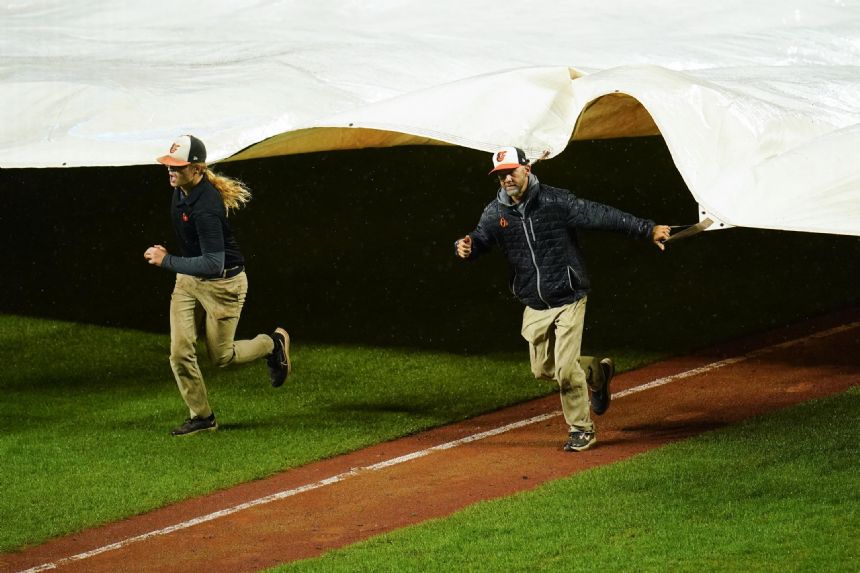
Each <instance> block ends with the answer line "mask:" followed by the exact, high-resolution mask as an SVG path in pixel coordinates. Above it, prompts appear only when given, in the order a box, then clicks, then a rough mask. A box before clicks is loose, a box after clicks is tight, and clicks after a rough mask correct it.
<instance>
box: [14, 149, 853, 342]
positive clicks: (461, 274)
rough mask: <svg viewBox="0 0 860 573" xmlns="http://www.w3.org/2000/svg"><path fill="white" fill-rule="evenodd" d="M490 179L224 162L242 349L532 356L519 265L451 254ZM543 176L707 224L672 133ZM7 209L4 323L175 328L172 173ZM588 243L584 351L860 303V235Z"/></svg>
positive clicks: (571, 153) (345, 157)
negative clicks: (163, 265)
mask: <svg viewBox="0 0 860 573" xmlns="http://www.w3.org/2000/svg"><path fill="white" fill-rule="evenodd" d="M490 167H491V162H490V156H489V154H487V153H484V152H477V151H473V150H468V149H462V148H455V147H403V148H392V149H366V150H358V151H338V152H325V153H314V154H304V155H296V156H286V157H278V158H269V159H262V160H252V161H242V162H236V163H224V164H221V165H217V166H215V169H216V170H217V171H220V172H222V173H224V174H226V175H230V176H233V177H238V178H240V179H242V180H243V181H245V182H246V183H247V184H248V185H249V186H250V187H251V189H252V191H253V193H254V198H253V200H252V201H251V203H250V204H249V205H248V207H246V208H245V209H243V210H241V211H239V212H237V213H235V214H234V215H232V216H231V223H232V225H233V228H234V231H235V232H236V235H237V237H238V240H239V243H240V245H241V247H242V250H243V252H244V254H245V256H246V259H247V265H246V266H247V271H248V277H249V282H250V290H249V296H248V301H247V303H246V305H245V310H244V312H243V315H242V321H241V322H240V325H239V335H240V336H242V337H245V336H249V335H253V334H256V333H257V332H261V331H262V332H268V331H271V330H272V329H273V327H274V326H276V325H284V326H285V327H287V328H288V329H289V330H290V332H291V335H292V336H293V338H294V340H296V341H297V342H301V341H316V342H326V343H360V344H368V345H390V346H401V347H419V348H423V349H432V350H448V351H453V352H486V351H506V350H513V349H522V347H523V345H524V342H523V341H522V339H521V338H520V336H519V322H520V313H521V307H520V305H519V303H517V302H516V301H514V300H513V299H512V298H511V296H510V294H509V293H508V291H507V270H506V265H505V263H504V261H503V258H502V257H501V256H500V255H499V254H498V253H496V254H494V255H491V256H489V257H485V258H483V259H481V260H479V261H477V262H474V263H466V262H462V261H459V260H457V259H455V257H454V255H453V241H454V240H455V239H456V238H458V237H460V236H462V235H463V234H464V233H466V232H467V231H470V230H471V229H472V228H473V227H474V225H475V223H476V222H477V220H478V217H479V215H480V213H481V211H482V209H483V207H484V205H485V204H486V203H487V202H488V201H490V200H491V199H492V198H493V197H494V194H495V188H496V183H495V180H493V179H491V178H490V177H488V176H487V172H488V171H489V169H490ZM535 173H536V174H537V175H538V177H539V178H540V179H541V180H543V181H544V182H545V183H548V184H550V185H554V186H558V187H566V188H569V189H571V190H573V191H574V192H575V193H576V194H577V195H579V196H582V197H584V198H587V199H592V200H596V201H601V202H605V203H609V204H611V205H614V206H616V207H619V208H621V209H623V210H626V211H629V212H632V213H634V214H636V215H639V216H643V217H648V218H652V219H654V220H656V221H657V222H658V223H662V224H671V225H676V224H691V223H695V222H697V221H698V219H697V214H696V204H695V201H694V200H693V199H692V196H691V195H690V194H689V191H688V190H687V188H686V186H685V184H684V182H683V180H682V178H681V176H680V175H679V174H678V172H677V170H676V169H675V167H674V164H673V162H672V160H671V157H670V155H669V152H668V150H667V148H666V146H665V143H664V141H663V139H662V138H660V137H649V138H633V139H619V140H608V141H584V142H573V143H571V145H570V146H569V147H568V148H567V150H566V151H565V152H564V153H563V154H562V155H561V156H559V157H557V158H554V159H552V160H549V161H545V162H542V163H540V164H538V165H537V166H536V168H535ZM0 195H2V199H3V202H2V204H3V209H2V213H0V238H2V240H3V244H4V245H5V251H6V253H7V256H6V257H5V260H4V262H3V268H4V271H5V272H4V274H5V280H3V281H0V312H4V313H10V314H21V315H31V316H39V317H49V318H57V319H66V320H72V321H78V322H87V323H95V324H102V325H111V326H121V327H130V328H136V329H143V330H151V331H157V332H164V333H167V332H168V330H169V326H168V318H167V316H168V305H169V298H170V292H171V290H172V286H173V275H172V274H170V273H168V272H166V271H163V270H161V269H157V268H154V267H150V266H149V265H147V264H146V263H145V261H144V259H143V252H144V250H145V249H146V248H147V247H148V246H150V245H152V244H155V243H161V244H164V245H166V246H167V247H168V250H171V247H173V246H175V243H176V241H175V239H174V237H173V232H172V230H171V228H170V222H169V219H168V206H169V201H170V195H171V189H170V187H169V185H168V182H167V173H166V171H165V169H164V168H163V167H162V166H160V165H156V164H153V165H151V166H137V167H123V168H76V169H45V170H38V169H14V170H9V169H7V170H0ZM582 238H583V243H584V246H585V249H586V255H587V260H588V263H589V269H590V272H591V274H592V283H593V291H592V294H591V296H590V297H589V309H588V317H587V321H586V322H587V331H586V347H587V346H588V345H589V344H590V345H592V346H595V345H612V346H613V347H619V346H625V345H629V346H631V347H634V348H640V349H643V350H665V349H663V348H661V344H662V343H661V341H660V339H659V337H656V336H654V331H655V329H657V328H658V326H659V328H666V327H669V328H672V329H673V330H674V331H675V332H676V333H680V334H681V335H682V336H684V337H687V339H688V340H689V342H690V345H691V346H692V347H695V346H696V343H697V341H701V343H702V344H704V343H705V342H706V341H708V340H713V339H715V338H717V339H718V338H719V337H720V333H721V332H722V330H723V329H725V328H727V327H728V325H729V323H730V322H732V321H734V322H737V321H740V322H742V323H745V324H746V326H748V327H749V328H750V329H751V330H757V329H763V328H768V327H772V326H776V325H779V324H782V323H784V322H786V321H788V320H790V319H791V318H792V317H802V316H809V315H814V314H819V313H823V312H825V311H827V310H829V309H833V308H838V307H840V306H848V305H852V304H855V303H856V302H857V300H858V298H860V297H858V289H857V287H856V279H855V278H854V277H855V275H856V270H857V269H856V266H857V261H858V255H860V242H858V240H857V238H856V237H844V236H835V235H815V234H807V233H788V232H775V231H762V230H754V229H729V230H724V231H719V232H707V233H702V234H700V235H698V236H696V237H693V238H691V239H686V240H682V241H679V242H678V243H675V244H671V245H669V247H668V249H667V252H665V253H660V252H659V251H658V250H657V249H656V248H655V247H654V246H653V245H650V244H649V243H648V242H645V241H634V240H630V239H628V238H625V237H620V236H616V235H612V234H608V233H600V232H587V233H583V234H582Z"/></svg>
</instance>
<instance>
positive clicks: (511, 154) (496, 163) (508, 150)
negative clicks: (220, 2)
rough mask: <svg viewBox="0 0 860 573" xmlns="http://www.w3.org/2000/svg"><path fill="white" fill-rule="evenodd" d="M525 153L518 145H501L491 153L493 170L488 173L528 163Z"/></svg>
mask: <svg viewBox="0 0 860 573" xmlns="http://www.w3.org/2000/svg"><path fill="white" fill-rule="evenodd" d="M528 164H529V160H528V159H527V158H526V153H525V151H523V150H522V149H520V148H519V147H502V148H500V149H499V150H498V151H496V152H495V153H493V170H492V171H490V175H492V174H493V173H495V172H496V171H501V170H503V169H516V168H517V167H519V166H520V165H528Z"/></svg>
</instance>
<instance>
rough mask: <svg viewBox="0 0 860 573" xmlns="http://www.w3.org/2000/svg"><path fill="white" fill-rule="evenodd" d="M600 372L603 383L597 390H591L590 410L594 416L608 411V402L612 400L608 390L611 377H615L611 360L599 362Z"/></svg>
mask: <svg viewBox="0 0 860 573" xmlns="http://www.w3.org/2000/svg"><path fill="white" fill-rule="evenodd" d="M600 370H602V371H603V383H602V384H601V385H600V387H598V388H592V389H591V410H592V411H593V412H594V414H595V415H596V416H600V415H601V414H603V413H604V412H606V410H608V409H609V402H610V400H612V391H611V390H610V389H609V383H610V382H611V381H612V377H613V376H615V364H613V363H612V359H611V358H604V359H603V360H601V361H600Z"/></svg>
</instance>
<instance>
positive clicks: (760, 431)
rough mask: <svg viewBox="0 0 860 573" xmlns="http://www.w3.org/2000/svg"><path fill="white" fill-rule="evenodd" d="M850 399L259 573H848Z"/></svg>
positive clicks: (859, 520) (852, 393) (856, 450)
mask: <svg viewBox="0 0 860 573" xmlns="http://www.w3.org/2000/svg"><path fill="white" fill-rule="evenodd" d="M858 436H860V388H857V387H855V388H853V389H851V390H849V391H847V392H845V393H842V394H839V395H835V396H831V397H828V398H824V399H819V400H814V401H811V402H807V403H804V404H801V405H799V406H796V407H793V408H790V409H787V410H782V411H779V412H776V413H772V414H768V415H765V416H760V417H757V418H754V419H750V420H748V421H746V422H743V423H741V424H739V425H737V426H732V427H729V428H725V429H722V430H718V431H714V432H709V433H706V434H703V435H701V436H698V437H696V438H692V439H690V440H687V441H684V442H678V443H675V444H672V445H669V446H666V447H663V448H661V449H659V450H655V451H653V452H650V453H647V454H643V455H640V456H637V457H635V458H632V459H630V460H627V461H624V462H620V463H618V464H614V465H612V466H605V467H602V468H597V469H593V470H589V471H586V472H582V473H578V474H576V475H575V476H573V477H571V478H567V479H563V480H558V481H556V482H552V483H549V484H545V485H543V486H541V487H539V488H537V489H536V490H532V491H529V492H526V493H522V494H518V495H515V496H513V497H510V498H506V499H503V500H495V501H488V502H481V503H478V504H476V505H474V506H471V507H469V508H467V509H465V510H463V511H461V512H459V513H457V514H455V515H453V516H451V517H449V518H446V519H438V520H433V521H430V522H427V523H425V524H421V525H417V526H413V527H410V528H406V529H403V530H399V531H397V532H393V533H390V534H386V535H382V536H379V537H375V538H373V539H371V540H368V541H365V542H362V543H359V544H356V545H353V546H350V547H349V548H345V549H341V550H336V551H332V552H330V553H328V554H326V555H324V556H322V557H320V558H316V559H311V560H306V561H300V562H296V563H292V564H288V565H284V566H280V567H277V568H274V569H271V570H270V571H272V572H277V573H285V572H314V571H320V572H322V571H325V572H326V573H329V572H340V571H343V572H346V571H349V572H356V571H374V572H378V571H392V572H394V571H397V572H409V571H416V572H417V571H421V572H434V571H439V572H443V571H444V572H447V571H505V572H516V571H522V572H533V571H571V572H578V571H582V572H593V571H602V572H609V571H646V572H647V571H655V572H658V571H660V572H662V571H689V572H700V571H743V572H748V571H846V572H847V571H856V570H857V566H858V563H860V544H858V543H857V540H858V539H860V515H858V507H860V477H858V475H860V473H858V462H857V460H858V459H860V440H858V439H857V437H858Z"/></svg>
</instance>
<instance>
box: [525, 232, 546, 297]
mask: <svg viewBox="0 0 860 573" xmlns="http://www.w3.org/2000/svg"><path fill="white" fill-rule="evenodd" d="M521 220H522V223H523V233H525V235H526V244H527V245H528V246H529V252H530V253H531V255H532V264H533V265H534V266H535V272H536V273H537V292H538V298H540V299H541V301H543V303H544V304H545V305H546V306H547V308H549V303H548V302H547V301H546V300H544V298H543V295H542V294H541V292H540V268H538V264H537V257H535V250H534V249H533V248H532V242H531V241H530V240H529V230H528V228H527V227H526V220H525V218H523V219H521ZM531 224H532V220H531V219H529V225H531ZM532 237H534V226H532ZM534 240H535V242H537V239H534Z"/></svg>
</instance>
